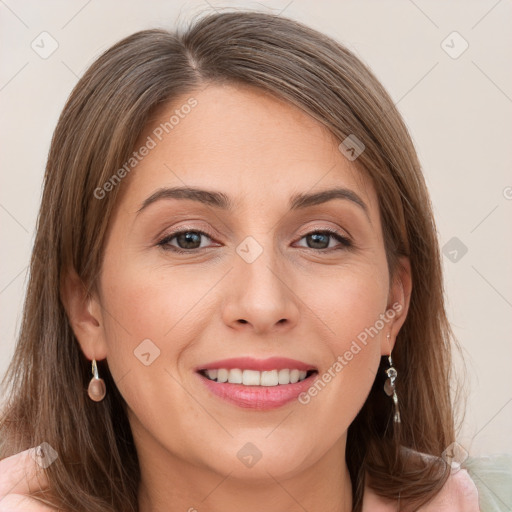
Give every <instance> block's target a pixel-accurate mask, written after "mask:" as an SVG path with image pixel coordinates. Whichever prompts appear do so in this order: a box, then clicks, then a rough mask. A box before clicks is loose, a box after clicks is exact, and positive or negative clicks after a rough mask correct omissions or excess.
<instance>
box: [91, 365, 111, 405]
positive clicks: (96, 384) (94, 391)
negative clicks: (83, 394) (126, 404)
mask: <svg viewBox="0 0 512 512" xmlns="http://www.w3.org/2000/svg"><path fill="white" fill-rule="evenodd" d="M92 375H93V377H92V379H91V382H89V388H88V389H87V393H88V395H89V398H90V399H91V400H94V401H95V402H101V401H102V400H103V399H104V398H105V395H106V394H107V388H106V386H105V381H104V380H103V379H100V378H99V377H98V367H97V366H96V359H93V360H92Z"/></svg>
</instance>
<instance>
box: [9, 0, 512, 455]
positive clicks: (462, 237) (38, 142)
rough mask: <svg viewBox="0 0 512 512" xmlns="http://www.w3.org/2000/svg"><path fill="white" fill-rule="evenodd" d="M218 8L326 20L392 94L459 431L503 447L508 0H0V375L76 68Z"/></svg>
mask: <svg viewBox="0 0 512 512" xmlns="http://www.w3.org/2000/svg"><path fill="white" fill-rule="evenodd" d="M223 7H224V8H225V7H229V8H234V7H236V8H253V9H258V10H264V11H272V12H276V13H278V12H282V14H283V15H285V16H288V17H292V18H295V19H297V20H300V21H303V22H305V23H307V24H309V25H310V26H312V27H313V28H316V29H318V30H320V31H323V32H325V33H327V34H328V35H330V36H332V37H334V38H336V39H337V40H339V41H340V42H342V43H344V44H345V45H347V46H348V47H349V48H350V49H351V50H352V51H354V52H355V53H356V54H357V55H358V56H359V57H360V58H361V59H362V60H363V61H365V62H366V63H367V64H369V66H370V67H371V69H372V70H373V71H374V73H375V74H376V75H377V77H378V78H379V79H380V80H381V82H382V83H383V85H384V86H385V87H386V88H387V90H388V91H389V93H390V94H391V96H392V98H393V99H394V101H395V102H396V103H397V105H398V108H399V110H400V112H401V113H402V115H403V117H404V119H405V122H406V124H407V126H408V127H409V130H410V132H411V134H412V137H413V139H414V142H415V145H416V148H417V151H418V154H419V157H420V161H421V162H422V165H423V169H424V174H425V177H426V181H427V185H428V187H429V190H430V193H431V197H432V202H433V205H434V213H435V216H436V222H437V227H438V234H439V241H440V244H441V247H443V248H444V249H443V251H444V253H445V254H444V255H443V267H444V272H445V289H446V296H447V303H448V313H449V318H450V321H451V323H452V325H453V327H454V330H455V333H456V335H457V337H458V338H459V340H460V342H461V344H462V346H463V348H464V353H465V359H466V364H467V368H468V378H469V383H468V385H469V387H468V396H469V398H468V407H467V408H466V410H465V413H466V415H465V422H464V427H463V430H462V432H461V433H460V434H459V437H458V441H459V442H460V444H461V445H462V446H463V447H464V448H465V449H466V450H468V451H469V453H470V454H471V455H484V454H491V453H503V452H508V453H512V440H511V438H510V433H511V432H512V321H511V320H512V314H511V313H512V286H511V285H512V270H511V267H512V236H511V234H512V230H511V222H510V220H511V213H512V173H511V168H512V166H511V163H512V162H511V161H512V151H511V147H512V122H511V121H512V117H511V114H512V71H511V70H512V66H511V61H512V59H511V57H512V52H511V49H512V30H510V27H511V22H512V4H511V2H510V1H509V0H499V1H496V0H481V1H458V2H457V1H453V2H450V3H447V2H443V1H426V0H421V1H420V0H415V1H412V0H395V1H382V0H380V1H368V0H358V1H334V0H333V1H329V0H316V1H314V2H312V1H310V2H308V1H306V0H292V1H290V0H284V1H270V2H262V3H258V2H248V1H244V2H227V1H223V2H217V1H213V0H211V1H210V2H206V1H203V0H200V1H199V0H198V1H182V0H180V1H176V2H174V1H169V0H167V1H153V2H147V1H146V2H143V1H140V0H138V1H135V0H124V1H120V0H115V1H109V2H100V1H99V0H91V1H89V2H87V1H85V0H72V1H66V2H64V1H60V2H56V1H46V2H44V3H43V2H38V1H36V0H25V1H15V0H0V45H1V46H0V59H1V60H0V62H1V68H0V108H1V113H2V115H1V122H0V140H1V141H2V146H1V148H2V149H1V152H0V159H1V160H0V162H1V173H0V230H1V231H0V236H1V253H2V256H1V261H2V264H1V268H0V318H1V324H0V325H1V332H2V336H1V342H0V376H3V374H4V373H5V370H6V368H7V364H8V362H9V360H10V358H11V357H12V354H13V352H14V346H15V338H16V332H17V329H18V328H19V323H20V318H21V311H22V303H23V298H24V292H25V286H26V282H27V265H28V262H29V258H30V251H31V246H32V243H33V240H34V228H35V222H36V217H37V212H38V207H39V201H40V194H41V183H42V178H43V172H44V166H45V161H46V157H47V153H48V149H49V144H50V139H51V136H52V132H53V130H54V128H55V125H56V122H57V119H58V116H59V114H60V111H61V110H62V108H63V106H64V103H65V101H66V98H67V96H68V94H69V93H70V91H71V89H72V88H73V87H74V85H75V84H76V82H77V80H78V77H80V76H81V75H82V74H83V72H84V70H85V69H86V68H87V67H88V66H89V65H90V64H91V63H92V62H93V60H94V59H95V58H96V57H98V56H99V54H100V53H101V52H103V51H104V50H105V49H107V48H108V47H109V46H111V45H112V44H113V43H114V42H117V41H118V40H119V39H121V38H123V37H125V36H126V35H128V34H130V33H133V32H135V31H138V30H142V29H146V28H153V27H162V28H173V27H175V26H176V23H177V22H180V23H182V24H183V23H185V22H187V21H189V20H190V19H191V18H192V16H194V15H196V14H198V13H200V12H204V11H211V10H213V9H222V8H223ZM44 31H46V32H48V33H49V34H50V35H51V37H52V38H54V39H55V40H56V41H57V43H58V48H57V49H56V51H55V52H54V53H53V54H52V55H50V56H49V57H48V58H46V59H43V58H41V57H40V56H39V55H38V53H36V51H34V50H33V49H32V47H31V45H32V43H33V41H34V43H33V44H34V46H35V45H39V47H42V45H43V43H41V38H42V37H46V38H47V39H45V41H46V43H45V48H46V49H47V50H48V48H50V46H49V43H50V39H49V38H48V36H40V34H41V33H42V32H44ZM454 31H456V32H458V33H459V34H460V36H462V38H463V39H464V40H465V41H467V43H468V44H469V46H468V48H467V50H466V51H464V52H463V53H462V54H461V55H460V56H458V57H457V58H453V57H454V56H455V55H456V54H457V53H458V52H459V51H460V50H461V49H463V46H462V45H464V41H463V40H462V39H460V38H459V36H457V35H453V34H452V33H453V32H454ZM443 41H444V43H443ZM445 50H446V51H445ZM40 51H42V49H41V50H40ZM447 52H451V53H452V56H450V55H449V54H448V53H447ZM453 237H456V240H452V238H453ZM447 244H448V245H447ZM463 247H466V248H467V252H466V253H465V254H463V250H461V248H462V249H463ZM454 250H455V251H456V253H455V252H453V251H454ZM454 259H455V261H453V260H454ZM425 285H426V286H428V283H425ZM416 370H417V371H422V368H417V369H416Z"/></svg>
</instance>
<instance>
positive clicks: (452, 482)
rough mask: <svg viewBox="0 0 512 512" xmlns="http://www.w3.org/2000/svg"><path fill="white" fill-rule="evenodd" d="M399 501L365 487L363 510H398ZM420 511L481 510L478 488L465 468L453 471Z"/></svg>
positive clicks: (394, 511)
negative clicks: (386, 497) (384, 496)
mask: <svg viewBox="0 0 512 512" xmlns="http://www.w3.org/2000/svg"><path fill="white" fill-rule="evenodd" d="M396 510H397V503H396V501H391V500H388V499H385V498H382V497H380V496H378V495H377V494H375V492H373V491H372V489H370V488H369V487H366V488H365V492H364V498H363V508H362V512H396ZM418 512H480V507H479V504H478V490H477V488H476V485H475V483H474V482H473V480H472V479H471V477H470V476H469V474H468V472H467V471H466V470H465V469H461V470H459V471H457V472H455V473H452V474H451V475H450V477H449V478H448V480H447V481H446V483H445V484H444V486H443V488H442V489H441V491H440V492H439V493H438V494H437V495H436V496H434V498H433V499H432V500H431V501H430V502H429V503H427V504H426V505H424V506H423V507H421V508H420V509H419V510H418Z"/></svg>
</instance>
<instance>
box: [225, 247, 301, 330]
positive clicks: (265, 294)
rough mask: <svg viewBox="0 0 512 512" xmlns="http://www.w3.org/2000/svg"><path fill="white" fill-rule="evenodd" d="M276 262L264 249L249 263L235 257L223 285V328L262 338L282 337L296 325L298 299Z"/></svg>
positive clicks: (274, 257)
mask: <svg viewBox="0 0 512 512" xmlns="http://www.w3.org/2000/svg"><path fill="white" fill-rule="evenodd" d="M278 258H279V256H278V255H275V254H272V251H271V250H267V249H264V250H263V252H262V254H261V255H260V256H259V257H258V258H257V259H256V260H255V261H253V262H252V263H248V262H246V261H244V260H243V259H242V258H241V257H239V256H238V255H236V256H235V268H234V269H233V271H231V272H230V273H229V282H228V283H226V287H227V294H226V300H225V302H224V309H223V320H224V322H225V324H226V325H228V326H229V327H231V328H234V329H237V330H246V331H248V330H252V332H253V333H254V334H260V335H262V334H266V333H269V334H272V333H280V334H282V333H283V332H285V331H287V330H289V329H291V328H293V327H294V326H295V325H296V324H297V321H298V317H299V304H300V299H299V298H298V295H297V293H296V291H295V290H294V283H293V279H292V278H291V277H290V275H291V274H290V272H289V271H288V272H287V271H286V269H285V268H284V263H283V262H282V261H278Z"/></svg>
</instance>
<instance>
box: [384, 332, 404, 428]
mask: <svg viewBox="0 0 512 512" xmlns="http://www.w3.org/2000/svg"><path fill="white" fill-rule="evenodd" d="M387 338H388V343H389V333H388V334H387ZM388 361H389V368H388V369H387V370H386V374H387V376H388V378H387V379H386V382H385V384H384V391H385V392H386V395H388V396H392V397H393V403H394V404H395V414H394V416H393V421H394V422H395V423H400V411H399V410H398V396H397V394H396V389H395V379H396V377H397V375H398V373H397V371H396V369H395V368H394V367H393V360H392V359H391V351H390V352H389V356H388Z"/></svg>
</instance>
